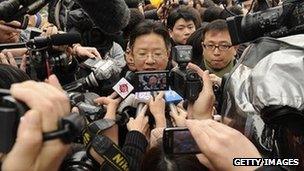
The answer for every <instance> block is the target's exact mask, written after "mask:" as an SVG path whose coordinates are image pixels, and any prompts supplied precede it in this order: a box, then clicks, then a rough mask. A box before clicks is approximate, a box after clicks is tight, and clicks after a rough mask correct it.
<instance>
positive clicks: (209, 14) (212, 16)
mask: <svg viewBox="0 0 304 171" xmlns="http://www.w3.org/2000/svg"><path fill="white" fill-rule="evenodd" d="M223 10H224V9H222V8H221V7H218V6H212V7H209V8H207V9H206V10H205V12H204V14H203V16H204V17H203V18H202V21H205V22H211V21H214V20H216V19H220V15H221V13H222V11H223Z"/></svg>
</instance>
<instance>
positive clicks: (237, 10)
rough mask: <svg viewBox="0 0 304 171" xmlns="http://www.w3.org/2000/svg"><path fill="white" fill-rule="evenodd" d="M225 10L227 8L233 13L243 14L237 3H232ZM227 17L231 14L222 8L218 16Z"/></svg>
mask: <svg viewBox="0 0 304 171" xmlns="http://www.w3.org/2000/svg"><path fill="white" fill-rule="evenodd" d="M227 10H229V11H230V12H232V13H233V14H235V15H243V14H244V13H243V10H242V7H240V6H237V5H233V6H230V7H228V8H227ZM228 17H231V14H229V13H228V12H227V11H226V10H223V11H222V12H221V14H220V18H221V19H226V18H228Z"/></svg>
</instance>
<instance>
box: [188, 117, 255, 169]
mask: <svg viewBox="0 0 304 171" xmlns="http://www.w3.org/2000/svg"><path fill="white" fill-rule="evenodd" d="M186 125H187V127H188V128H189V130H190V132H191V134H192V136H193V138H194V139H195V141H196V143H197V144H198V146H199V148H200V150H201V152H202V154H203V155H204V156H205V157H206V158H205V159H202V160H200V162H202V164H204V165H205V166H208V167H211V166H210V164H211V165H212V167H211V168H214V169H215V170H223V171H229V170H254V169H256V167H234V166H233V158H240V157H243V158H261V155H260V153H259V152H258V150H257V149H256V147H255V146H254V145H253V144H252V143H251V142H250V141H249V140H248V139H247V138H246V137H245V136H244V135H243V134H241V133H240V132H239V131H237V130H235V129H233V128H231V127H229V126H227V125H224V124H222V123H219V122H216V121H213V120H210V119H208V120H201V121H198V120H187V121H186Z"/></svg>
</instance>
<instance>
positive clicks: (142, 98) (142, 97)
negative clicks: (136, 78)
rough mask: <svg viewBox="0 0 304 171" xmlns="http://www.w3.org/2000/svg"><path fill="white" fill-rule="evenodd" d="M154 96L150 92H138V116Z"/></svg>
mask: <svg viewBox="0 0 304 171" xmlns="http://www.w3.org/2000/svg"><path fill="white" fill-rule="evenodd" d="M151 97H152V95H151V93H150V92H136V93H135V100H136V102H135V103H136V104H138V105H137V109H136V116H137V115H138V114H139V113H140V112H141V111H142V109H143V107H144V106H145V104H146V103H148V102H149V101H150V99H151Z"/></svg>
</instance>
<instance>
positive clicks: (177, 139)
mask: <svg viewBox="0 0 304 171" xmlns="http://www.w3.org/2000/svg"><path fill="white" fill-rule="evenodd" d="M163 146H164V150H165V153H166V154H198V153H201V151H200V149H199V147H198V146H197V144H196V142H195V140H194V138H193V137H192V135H191V133H190V131H189V129H188V128H185V127H173V128H166V129H165V130H164V135H163Z"/></svg>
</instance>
